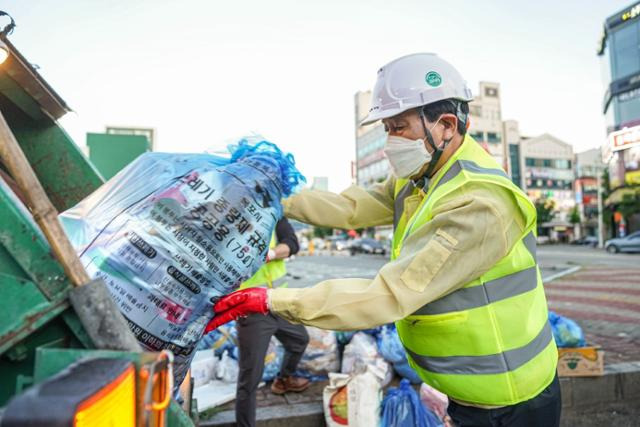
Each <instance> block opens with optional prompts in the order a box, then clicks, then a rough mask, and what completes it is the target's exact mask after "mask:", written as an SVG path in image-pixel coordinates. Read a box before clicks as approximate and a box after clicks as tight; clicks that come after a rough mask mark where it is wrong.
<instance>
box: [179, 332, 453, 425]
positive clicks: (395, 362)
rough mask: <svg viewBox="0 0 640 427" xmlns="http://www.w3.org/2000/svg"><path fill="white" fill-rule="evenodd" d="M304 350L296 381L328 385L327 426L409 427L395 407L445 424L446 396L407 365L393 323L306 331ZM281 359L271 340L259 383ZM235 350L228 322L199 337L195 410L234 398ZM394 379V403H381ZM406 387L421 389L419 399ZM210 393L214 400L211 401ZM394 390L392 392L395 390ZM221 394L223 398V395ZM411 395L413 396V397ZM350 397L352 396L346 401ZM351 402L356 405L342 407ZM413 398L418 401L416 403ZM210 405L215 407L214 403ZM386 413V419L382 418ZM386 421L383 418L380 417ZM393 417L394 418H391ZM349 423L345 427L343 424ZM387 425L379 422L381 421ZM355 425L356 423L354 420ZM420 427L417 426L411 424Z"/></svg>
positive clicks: (409, 420)
mask: <svg viewBox="0 0 640 427" xmlns="http://www.w3.org/2000/svg"><path fill="white" fill-rule="evenodd" d="M306 329H307V332H308V334H309V345H308V346H307V349H306V351H305V353H304V355H303V356H302V360H301V361H300V363H299V365H298V370H297V372H296V375H297V376H302V377H305V378H309V379H310V380H312V381H321V380H329V385H328V386H327V387H326V388H325V391H324V393H323V398H324V401H325V402H324V403H325V405H324V407H325V408H324V409H325V418H326V422H327V425H329V426H332V425H350V426H352V425H354V426H357V425H362V426H365V425H366V426H369V425H379V424H380V422H382V424H380V425H383V426H405V425H406V426H410V425H411V426H413V425H414V424H413V421H412V420H413V418H406V417H405V418H401V419H400V418H398V416H397V415H394V416H391V415H390V414H392V413H396V412H397V411H396V409H393V408H394V407H395V406H398V405H401V406H402V405H404V406H403V407H407V408H408V407H409V406H407V405H413V406H415V402H418V401H420V402H421V403H420V405H419V406H420V408H418V409H416V410H417V411H419V412H418V413H419V414H423V413H427V414H428V415H427V416H425V418H424V419H425V420H428V422H427V424H423V425H424V426H427V427H431V426H441V425H447V424H446V423H447V422H448V417H447V415H446V408H447V405H448V399H447V397H446V396H445V395H444V394H442V393H440V392H438V391H437V390H435V389H433V388H431V387H429V386H428V385H427V384H422V380H421V379H420V377H418V375H417V374H416V373H415V371H413V370H412V369H411V368H410V367H409V364H408V361H407V358H406V355H405V353H404V350H403V348H402V344H401V343H400V338H399V337H398V333H397V332H396V329H395V326H394V325H393V324H390V325H385V326H381V327H378V328H374V329H367V330H364V331H357V332H334V331H326V330H322V329H318V328H314V327H306ZM283 354H284V348H283V347H282V344H280V342H279V341H278V340H277V339H275V337H273V338H272V339H271V342H270V344H269V348H268V351H267V354H266V356H265V363H264V372H263V375H262V381H263V382H268V381H272V380H273V379H274V378H275V377H276V376H277V375H278V372H279V369H280V364H281V362H282V357H283ZM238 356H239V355H238V347H237V336H236V328H235V322H230V323H228V324H227V325H225V326H222V327H220V328H218V329H216V330H214V331H211V332H210V333H208V334H207V335H205V336H204V337H203V339H202V340H201V341H200V343H199V344H198V352H197V354H196V357H195V359H194V361H193V363H192V365H191V375H192V377H193V380H194V383H195V384H194V385H195V390H194V395H195V396H196V397H197V398H198V406H199V409H201V410H204V409H207V408H209V407H211V406H215V404H222V403H225V402H227V401H230V400H232V399H233V398H234V397H235V389H234V388H233V387H235V382H236V380H237V373H238V362H237V360H238ZM395 375H399V376H400V377H401V378H402V381H403V382H402V383H401V384H400V387H399V388H398V389H394V388H390V389H389V391H388V396H389V393H391V395H393V396H394V397H393V399H387V398H385V400H384V401H383V388H385V387H386V386H388V385H389V384H390V382H391V381H392V379H393V378H394V376H395ZM411 384H414V385H417V384H422V385H421V389H420V397H419V398H417V397H416V398H414V397H415V396H417V393H416V391H415V390H414V388H413V387H412V386H411ZM212 390H215V391H216V392H217V393H218V395H217V396H216V397H215V399H212V398H210V396H211V394H212ZM394 390H395V391H394ZM223 393H226V394H225V395H224V396H223V395H222V394H223ZM412 393H413V394H415V396H413V394H412ZM349 396H351V397H349ZM351 399H356V401H357V402H358V404H357V405H350V406H348V405H346V402H347V401H349V402H352V401H354V400H351ZM416 399H417V400H416ZM214 403H215V404H214ZM385 408H387V409H386V413H387V415H385ZM385 417H386V418H385ZM394 417H395V418H394ZM348 419H350V420H351V422H349V423H347V424H344V423H343V421H344V420H348ZM385 419H386V420H387V422H386V423H385V422H383V421H384V420H385ZM354 420H357V421H354ZM415 425H420V424H415Z"/></svg>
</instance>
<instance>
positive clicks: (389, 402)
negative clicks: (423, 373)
mask: <svg viewBox="0 0 640 427" xmlns="http://www.w3.org/2000/svg"><path fill="white" fill-rule="evenodd" d="M380 425H381V426H382V427H439V426H442V422H441V421H440V420H439V419H438V417H437V416H436V415H435V414H434V413H432V412H431V411H429V410H428V409H427V408H425V407H424V406H423V405H422V402H421V401H420V397H419V396H418V393H416V391H415V390H414V389H413V388H412V387H411V384H409V381H408V380H405V379H403V380H402V381H400V386H399V387H397V388H395V387H392V388H389V390H388V391H387V395H386V396H385V397H384V399H383V400H382V416H381V422H380Z"/></svg>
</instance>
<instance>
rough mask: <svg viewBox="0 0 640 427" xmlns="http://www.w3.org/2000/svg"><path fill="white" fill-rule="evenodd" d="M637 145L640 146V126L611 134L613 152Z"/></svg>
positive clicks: (610, 145)
mask: <svg viewBox="0 0 640 427" xmlns="http://www.w3.org/2000/svg"><path fill="white" fill-rule="evenodd" d="M637 145H640V126H634V127H631V128H626V129H622V130H619V131H616V132H611V133H610V134H609V147H610V148H611V150H612V151H620V150H625V149H627V148H631V147H635V146H637ZM603 157H604V156H603Z"/></svg>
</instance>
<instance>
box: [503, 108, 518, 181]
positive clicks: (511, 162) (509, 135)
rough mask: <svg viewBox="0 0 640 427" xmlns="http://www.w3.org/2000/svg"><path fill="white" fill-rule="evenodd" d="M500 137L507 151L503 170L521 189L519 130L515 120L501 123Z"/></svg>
mask: <svg viewBox="0 0 640 427" xmlns="http://www.w3.org/2000/svg"><path fill="white" fill-rule="evenodd" d="M502 135H503V140H504V145H505V149H506V150H507V154H508V155H507V157H506V160H507V164H506V166H505V170H506V171H507V173H508V174H509V176H510V177H511V180H512V181H513V182H514V184H516V185H517V186H518V187H520V188H523V183H522V178H523V170H522V168H523V165H521V161H520V128H519V126H518V122H517V121H515V120H505V121H504V122H502Z"/></svg>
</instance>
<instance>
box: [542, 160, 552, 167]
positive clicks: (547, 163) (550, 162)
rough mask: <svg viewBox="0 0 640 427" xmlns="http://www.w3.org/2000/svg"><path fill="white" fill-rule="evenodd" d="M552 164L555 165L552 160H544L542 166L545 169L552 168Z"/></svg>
mask: <svg viewBox="0 0 640 427" xmlns="http://www.w3.org/2000/svg"><path fill="white" fill-rule="evenodd" d="M552 164H553V163H552V161H551V159H543V160H542V166H543V167H545V168H550V167H551V165H552Z"/></svg>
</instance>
